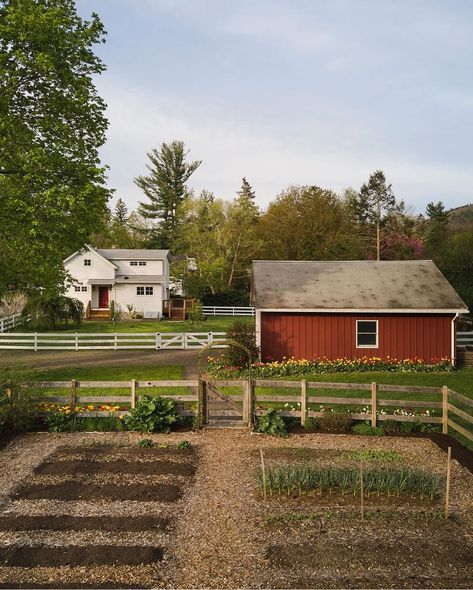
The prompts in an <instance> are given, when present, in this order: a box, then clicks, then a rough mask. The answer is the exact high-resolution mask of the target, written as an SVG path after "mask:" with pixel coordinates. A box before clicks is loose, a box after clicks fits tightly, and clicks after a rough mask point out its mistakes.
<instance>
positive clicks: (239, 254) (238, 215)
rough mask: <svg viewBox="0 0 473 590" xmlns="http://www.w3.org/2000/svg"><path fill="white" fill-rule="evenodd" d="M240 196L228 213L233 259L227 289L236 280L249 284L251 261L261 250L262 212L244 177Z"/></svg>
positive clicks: (228, 238)
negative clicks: (259, 224) (259, 233)
mask: <svg viewBox="0 0 473 590" xmlns="http://www.w3.org/2000/svg"><path fill="white" fill-rule="evenodd" d="M237 195H238V196H237V198H236V199H235V201H234V202H233V203H232V204H231V205H230V206H229V207H228V212H227V224H226V249H227V256H228V259H229V260H230V268H229V271H228V279H227V289H230V288H232V286H233V283H234V280H235V279H240V280H242V279H243V281H245V280H246V282H248V281H247V278H248V272H247V271H248V270H249V268H250V266H251V260H252V259H253V258H254V257H255V256H256V254H257V252H258V251H259V250H260V248H261V240H260V239H259V237H258V234H257V227H258V223H259V218H260V212H259V209H258V206H257V205H256V203H255V193H254V191H253V190H252V188H251V186H250V184H249V182H248V181H247V180H246V178H243V180H242V185H241V189H240V190H239V191H238V192H237Z"/></svg>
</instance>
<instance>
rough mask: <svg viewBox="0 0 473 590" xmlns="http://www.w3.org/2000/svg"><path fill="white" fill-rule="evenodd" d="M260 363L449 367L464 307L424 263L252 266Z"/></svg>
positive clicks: (427, 262) (262, 262)
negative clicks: (367, 359)
mask: <svg viewBox="0 0 473 590" xmlns="http://www.w3.org/2000/svg"><path fill="white" fill-rule="evenodd" d="M252 298H253V303H254V305H255V307H256V334H257V341H258V344H259V345H260V346H261V357H262V359H263V360H267V359H272V360H281V359H282V358H283V357H294V358H296V359H309V360H311V359H318V358H323V357H327V358H328V359H336V358H343V357H346V358H356V357H363V356H371V357H372V356H375V357H381V358H386V357H388V356H389V357H391V358H397V359H406V358H414V357H417V358H422V359H424V360H425V361H426V362H430V361H434V360H435V359H440V358H448V359H451V361H452V362H453V363H454V362H455V355H456V346H455V335H456V334H455V332H456V318H457V316H458V314H459V313H468V308H467V307H466V305H465V303H464V302H463V301H462V300H461V299H460V297H459V296H458V294H457V293H456V291H455V290H454V289H453V287H452V286H451V285H450V283H449V282H448V281H447V279H446V278H445V277H444V276H443V275H442V273H441V272H440V271H439V269H438V268H437V267H436V266H435V264H434V263H433V262H432V261H431V260H402V261H400V260H399V261H398V260H396V261H381V262H374V261H352V262H319V261H310V262H302V261H301V262H299V261H266V260H257V261H254V262H253V293H252Z"/></svg>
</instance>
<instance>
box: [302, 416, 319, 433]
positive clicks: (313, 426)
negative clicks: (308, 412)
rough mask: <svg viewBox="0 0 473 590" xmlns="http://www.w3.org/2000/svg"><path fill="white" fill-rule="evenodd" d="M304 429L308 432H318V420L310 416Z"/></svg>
mask: <svg viewBox="0 0 473 590" xmlns="http://www.w3.org/2000/svg"><path fill="white" fill-rule="evenodd" d="M304 429H305V430H307V432H315V431H316V430H318V429H319V423H318V421H317V418H313V417H312V416H308V417H307V418H306V419H305V424H304Z"/></svg>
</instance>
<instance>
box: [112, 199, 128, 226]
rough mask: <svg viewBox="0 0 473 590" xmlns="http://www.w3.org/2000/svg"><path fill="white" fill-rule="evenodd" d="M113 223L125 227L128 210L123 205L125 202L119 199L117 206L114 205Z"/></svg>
mask: <svg viewBox="0 0 473 590" xmlns="http://www.w3.org/2000/svg"><path fill="white" fill-rule="evenodd" d="M113 221H114V222H115V223H118V224H119V225H123V226H125V225H126V223H127V221H128V209H127V206H126V205H125V201H123V199H121V198H119V199H118V201H117V204H116V205H115V214H114V216H113Z"/></svg>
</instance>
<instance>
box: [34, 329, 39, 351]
mask: <svg viewBox="0 0 473 590" xmlns="http://www.w3.org/2000/svg"><path fill="white" fill-rule="evenodd" d="M34 351H35V352H38V332H35V333H34Z"/></svg>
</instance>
